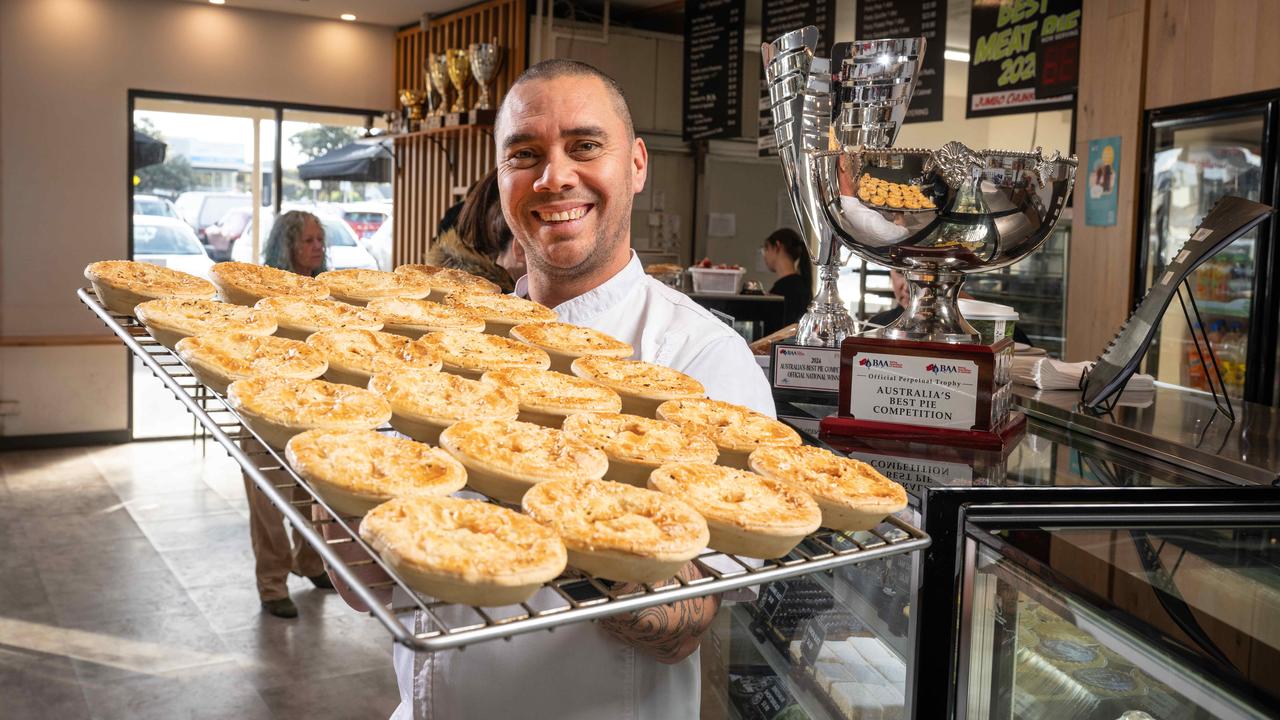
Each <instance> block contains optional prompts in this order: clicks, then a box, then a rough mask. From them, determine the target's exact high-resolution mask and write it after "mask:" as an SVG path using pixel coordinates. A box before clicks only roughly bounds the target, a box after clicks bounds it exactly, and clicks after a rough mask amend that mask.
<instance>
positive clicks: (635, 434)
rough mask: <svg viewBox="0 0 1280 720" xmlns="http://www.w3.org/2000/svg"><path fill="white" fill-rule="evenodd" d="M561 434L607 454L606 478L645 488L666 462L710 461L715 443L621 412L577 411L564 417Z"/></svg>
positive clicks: (671, 424) (715, 453) (694, 434)
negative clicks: (607, 467)
mask: <svg viewBox="0 0 1280 720" xmlns="http://www.w3.org/2000/svg"><path fill="white" fill-rule="evenodd" d="M562 429H563V430H564V432H565V434H566V435H568V436H569V437H572V438H574V439H576V440H581V441H582V442H585V443H586V444H588V445H590V446H592V447H596V448H600V449H601V450H603V451H604V453H605V454H606V455H608V456H609V472H608V473H606V474H605V478H606V479H608V480H614V481H616V482H623V483H627V484H628V485H635V486H636V487H645V486H646V485H647V483H648V482H649V475H650V474H652V473H653V471H654V470H657V469H658V467H659V466H660V465H663V464H666V463H669V462H695V463H714V462H715V461H716V457H717V455H719V453H718V452H717V451H716V445H715V443H713V442H711V440H710V439H709V438H707V437H706V436H704V435H701V434H699V433H695V432H690V431H689V430H686V429H685V428H683V427H681V426H679V425H677V424H675V423H671V422H667V421H665V420H654V419H653V418H646V417H640V416H639V415H626V414H623V413H578V414H577V415H570V416H569V417H567V418H565V421H564V425H563V426H562Z"/></svg>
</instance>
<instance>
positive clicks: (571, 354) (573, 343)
mask: <svg viewBox="0 0 1280 720" xmlns="http://www.w3.org/2000/svg"><path fill="white" fill-rule="evenodd" d="M510 337H511V338H512V339H514V340H519V341H521V342H526V343H529V344H530V345H533V346H534V347H538V348H542V349H543V350H545V351H546V352H547V354H548V355H550V356H551V369H552V370H555V371H556V372H562V373H569V372H572V371H571V370H570V366H571V365H572V364H573V361H574V360H577V359H578V358H580V357H585V356H587V355H603V356H606V357H616V358H629V357H631V355H632V354H633V353H634V352H635V349H634V348H632V347H631V344H630V343H624V342H622V341H621V340H618V339H617V338H615V337H613V336H611V335H608V334H606V333H602V332H600V331H599V330H592V329H591V328H586V327H582V326H581V325H572V324H570V323H562V322H540V323H525V324H523V325H516V326H515V327H513V328H511V332H510Z"/></svg>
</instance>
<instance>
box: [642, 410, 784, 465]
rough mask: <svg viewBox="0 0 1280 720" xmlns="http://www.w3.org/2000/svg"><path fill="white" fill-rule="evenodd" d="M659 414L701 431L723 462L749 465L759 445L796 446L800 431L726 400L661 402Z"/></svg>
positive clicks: (721, 462) (662, 417)
mask: <svg viewBox="0 0 1280 720" xmlns="http://www.w3.org/2000/svg"><path fill="white" fill-rule="evenodd" d="M658 417H659V418H660V419H662V420H670V421H671V422H674V423H679V424H680V425H683V426H685V427H686V428H688V429H689V430H692V431H694V432H700V433H702V434H704V435H706V436H707V437H709V438H711V440H712V441H713V442H714V443H715V444H716V447H718V448H720V464H721V465H727V466H729V467H735V468H741V469H744V470H745V469H746V468H747V457H748V456H749V455H751V451H752V450H755V449H756V448H758V447H774V446H784V447H795V446H798V445H800V444H801V442H803V441H802V440H801V439H800V434H799V433H797V432H796V431H795V430H793V429H791V426H789V425H787V424H786V423H784V422H780V421H778V420H774V419H773V418H771V417H769V416H768V415H764V414H761V413H758V412H756V411H755V410H752V409H751V408H747V407H743V406H741V405H734V404H733V403H727V402H724V401H723V400H711V399H708V398H696V399H692V400H671V401H668V402H665V403H662V404H661V405H659V406H658Z"/></svg>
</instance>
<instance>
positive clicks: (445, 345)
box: [418, 330, 551, 380]
mask: <svg viewBox="0 0 1280 720" xmlns="http://www.w3.org/2000/svg"><path fill="white" fill-rule="evenodd" d="M418 342H420V343H422V344H423V345H425V346H427V347H429V348H431V349H433V350H435V351H436V352H437V353H439V355H440V360H441V362H442V366H441V368H442V369H443V370H444V371H445V372H448V373H453V374H454V375H459V376H461V377H465V378H469V379H471V380H479V379H480V377H481V376H482V375H484V374H485V373H486V372H488V371H490V370H501V369H502V368H511V367H526V368H533V369H536V370H546V369H547V368H548V367H550V366H551V358H549V357H548V356H547V354H546V353H545V352H543V351H542V350H539V349H538V348H536V347H533V346H531V345H526V344H524V343H522V342H517V341H515V340H512V339H510V338H505V337H499V336H497V335H490V334H487V333H474V332H468V331H466V330H442V331H440V332H433V333H427V334H426V335H423V336H422V339H421V340H418Z"/></svg>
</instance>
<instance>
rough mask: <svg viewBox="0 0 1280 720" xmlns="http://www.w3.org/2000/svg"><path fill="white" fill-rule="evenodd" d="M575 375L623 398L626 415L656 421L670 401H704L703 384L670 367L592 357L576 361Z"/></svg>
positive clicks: (574, 364)
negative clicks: (699, 399) (655, 418)
mask: <svg viewBox="0 0 1280 720" xmlns="http://www.w3.org/2000/svg"><path fill="white" fill-rule="evenodd" d="M571 368H572V370H573V374H574V375H577V376H578V377H581V378H586V379H588V380H591V381H593V382H598V383H600V384H601V385H604V386H605V387H609V388H613V389H614V390H615V391H616V392H617V393H618V394H619V395H621V396H622V412H624V413H628V414H630V415H642V416H644V417H650V418H651V417H654V413H655V412H656V411H657V409H658V406H659V405H661V404H662V403H664V402H666V401H668V400H678V399H681V398H700V397H702V396H703V395H704V394H705V393H706V390H705V389H704V388H703V387H702V383H700V382H698V381H697V380H694V379H693V378H691V377H689V376H688V375H685V374H684V373H682V372H679V371H677V370H672V369H671V368H669V367H663V366H662V365H655V364H653V363H648V362H644V361H643V360H624V359H622V358H611V357H604V356H600V355H589V356H587V357H580V358H578V359H577V360H574V361H573V363H572V365H571Z"/></svg>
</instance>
